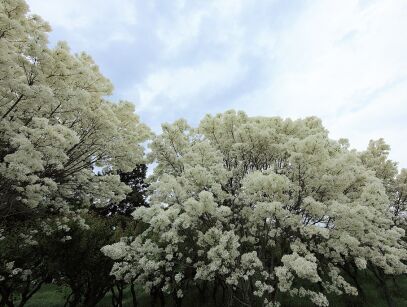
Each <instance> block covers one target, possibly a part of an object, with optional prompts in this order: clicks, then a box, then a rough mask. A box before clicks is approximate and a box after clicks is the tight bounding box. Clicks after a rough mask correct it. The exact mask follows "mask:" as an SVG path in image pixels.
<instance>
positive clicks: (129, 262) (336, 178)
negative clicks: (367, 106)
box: [0, 0, 407, 306]
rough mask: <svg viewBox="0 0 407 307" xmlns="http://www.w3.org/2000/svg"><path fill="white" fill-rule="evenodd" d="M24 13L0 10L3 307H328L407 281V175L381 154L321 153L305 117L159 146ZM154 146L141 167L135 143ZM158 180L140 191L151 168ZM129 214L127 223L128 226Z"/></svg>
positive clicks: (169, 135)
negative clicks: (36, 305) (55, 300)
mask: <svg viewBox="0 0 407 307" xmlns="http://www.w3.org/2000/svg"><path fill="white" fill-rule="evenodd" d="M49 30H50V28H49V26H48V24H47V23H45V22H44V21H43V20H42V19H41V18H40V17H38V16H35V15H30V14H28V7H27V5H26V3H25V2H24V1H23V0H0V94H1V95H0V295H1V298H0V306H15V305H19V306H23V305H24V304H25V303H26V302H27V301H28V300H29V299H30V298H31V297H32V296H33V295H34V294H35V293H36V292H37V291H38V290H39V289H40V288H41V286H42V285H43V284H45V283H54V284H59V285H62V286H65V287H68V288H69V289H70V290H71V291H70V293H69V295H68V296H67V298H66V302H65V305H67V306H95V305H96V304H97V303H98V302H99V301H100V300H101V299H102V298H103V297H104V296H105V294H106V293H107V292H109V291H110V292H111V294H112V305H113V306H121V305H122V299H123V291H124V289H125V288H126V287H129V288H130V290H131V293H132V296H133V305H134V306H136V305H137V293H136V292H137V291H136V290H135V287H139V288H140V287H141V288H143V290H144V291H145V292H147V293H149V294H150V295H151V297H152V302H153V304H154V303H155V302H156V301H161V304H164V303H165V301H166V299H168V298H169V297H171V300H172V301H173V302H175V304H176V305H178V306H180V305H181V304H182V300H183V298H184V297H185V295H188V294H189V293H194V292H198V293H200V295H201V296H202V297H203V298H204V299H208V297H209V296H211V294H209V291H211V292H212V296H213V297H214V298H215V302H216V298H218V297H219V293H220V292H221V293H222V304H223V305H228V306H278V305H279V304H280V302H281V301H282V298H283V297H284V296H293V297H301V298H303V299H304V300H310V301H311V302H313V303H314V304H315V305H318V306H328V304H329V300H328V297H330V295H361V296H363V294H364V292H363V286H362V285H361V283H360V274H361V272H362V271H369V272H371V274H373V276H375V278H376V279H377V282H378V283H380V285H381V287H382V288H383V291H384V294H385V295H386V298H387V301H388V304H389V305H390V306H391V305H392V304H393V302H392V298H391V295H390V293H389V290H388V286H387V282H386V280H387V279H389V278H392V277H394V276H396V275H400V274H405V273H406V260H407V252H406V237H405V230H406V228H407V218H406V211H407V208H406V207H407V171H406V170H401V171H400V172H398V169H397V165H396V163H395V162H393V161H391V160H389V159H388V154H389V146H388V145H386V144H385V142H384V141H383V140H378V141H372V142H371V143H370V144H369V146H368V148H367V150H366V151H363V152H358V151H355V150H352V149H350V148H349V143H348V141H347V140H345V139H341V140H338V141H336V140H331V139H329V137H328V132H327V130H326V129H325V128H324V127H323V126H322V124H321V121H320V120H319V119H317V118H315V117H309V118H305V119H300V120H295V121H293V120H290V119H286V120H283V119H281V118H277V117H273V118H265V117H248V116H247V115H246V114H244V113H242V112H235V111H228V112H225V113H223V114H218V115H216V116H210V115H208V116H206V117H205V118H203V119H202V121H201V122H200V124H199V125H198V127H196V128H193V127H190V126H189V125H188V124H187V122H186V121H184V120H178V121H176V122H175V123H173V124H164V125H163V126H162V133H161V134H159V135H156V136H154V135H153V134H152V133H151V132H150V130H149V129H148V127H146V126H145V125H143V124H142V123H140V121H139V118H138V117H137V116H136V115H135V114H134V108H133V105H132V104H131V103H129V102H119V103H113V102H110V101H109V100H107V99H106V98H105V97H106V96H107V95H109V94H110V93H111V91H112V85H111V84H110V82H109V80H107V79H106V78H105V77H104V76H103V75H102V74H101V73H100V72H99V69H98V67H97V65H96V64H95V63H94V62H93V61H92V59H91V58H90V57H89V56H88V55H86V54H83V53H82V54H75V55H73V54H72V53H70V51H69V48H68V47H67V45H66V44H65V43H58V44H57V46H56V47H54V48H49V47H48V45H47V32H48V31H49ZM146 141H149V145H148V146H149V147H150V152H149V154H148V155H145V153H144V146H143V144H144V143H145V142H146ZM153 162H154V164H155V165H156V167H155V168H154V171H153V173H152V175H151V176H149V178H148V180H147V182H148V184H147V183H145V182H144V178H145V175H146V166H145V164H146V163H153ZM130 214H131V215H132V216H130Z"/></svg>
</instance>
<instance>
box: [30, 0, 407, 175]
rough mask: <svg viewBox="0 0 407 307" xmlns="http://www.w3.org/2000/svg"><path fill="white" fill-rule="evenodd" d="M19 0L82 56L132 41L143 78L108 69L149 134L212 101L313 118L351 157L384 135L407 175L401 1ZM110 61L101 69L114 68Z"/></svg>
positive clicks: (405, 22) (405, 7)
mask: <svg viewBox="0 0 407 307" xmlns="http://www.w3.org/2000/svg"><path fill="white" fill-rule="evenodd" d="M28 2H29V4H30V6H31V7H32V10H33V11H34V12H35V13H39V14H40V15H42V16H43V17H44V18H45V19H47V20H49V21H50V23H51V25H52V26H53V27H55V28H58V29H64V31H65V32H64V34H66V35H69V37H58V39H63V40H65V39H66V40H68V42H71V41H75V42H78V41H79V42H80V46H83V48H86V50H87V51H88V52H90V53H91V54H92V50H96V48H101V47H103V48H105V49H109V48H111V46H112V44H115V48H119V47H120V44H116V43H117V42H121V41H129V42H131V41H132V40H134V39H135V38H137V40H138V45H137V47H131V46H129V45H126V47H125V48H129V49H128V50H127V49H126V50H125V52H126V53H127V54H131V56H130V57H129V58H131V61H132V62H133V63H131V64H132V66H131V67H133V69H136V70H137V69H138V67H142V68H143V71H142V72H140V73H138V71H134V72H132V71H130V68H129V67H127V66H126V67H119V66H114V67H110V70H111V71H112V70H115V71H126V72H127V73H126V74H123V75H120V74H118V75H120V78H121V79H118V80H113V82H114V83H115V84H118V83H119V84H120V83H121V82H123V81H125V82H123V83H126V84H127V85H126V88H122V91H121V92H120V93H118V94H119V96H120V97H123V98H127V99H130V100H133V101H136V103H137V104H138V105H139V106H140V108H139V110H140V111H141V113H142V116H143V115H144V116H145V118H144V120H146V121H147V122H148V123H149V124H151V125H152V126H157V124H158V122H163V121H167V120H168V118H169V113H171V116H172V115H174V113H175V114H176V115H178V114H182V115H183V116H187V117H188V116H189V114H190V115H191V114H193V113H194V112H196V111H199V113H202V112H212V111H213V110H211V108H213V105H215V104H216V105H217V109H221V107H219V106H222V105H223V106H224V108H225V109H227V108H230V107H234V108H236V109H243V110H245V111H247V112H248V113H249V114H250V115H259V114H261V115H266V116H267V115H268V116H275V115H279V116H283V117H304V116H308V115H317V116H319V117H321V118H322V119H323V121H324V123H325V124H326V126H327V128H328V129H329V130H330V131H331V136H332V137H334V138H338V137H348V138H349V139H350V141H351V145H353V146H355V147H357V148H359V149H362V148H364V147H365V146H366V145H367V143H368V141H369V139H371V138H375V139H377V138H379V137H384V138H385V139H386V140H387V142H389V143H390V145H391V146H392V157H393V158H394V159H396V160H398V161H400V164H401V166H403V167H407V156H406V155H405V154H404V153H405V152H407V144H406V143H405V142H403V139H402V138H403V136H406V135H407V120H405V118H406V115H407V90H406V88H407V81H406V80H407V39H406V34H405V31H406V29H407V1H405V0H371V1H361V0H336V1H324V0H315V1H307V2H305V1H304V2H303V1H298V2H297V1H284V0H275V1H268V0H264V1H263V0H259V1H248V0H214V1H186V0H176V1H175V0H174V1H169V2H168V1H161V0H155V1H151V2H150V1H148V2H141V1H132V0H118V1H112V0H111V1H97V0H88V1H79V0H71V1H62V0H54V1H42V0H29V1H28ZM135 30H137V32H135ZM135 33H137V34H135ZM136 36H137V37H136ZM145 46H146V47H145ZM147 47H148V48H147ZM131 48H137V49H131ZM144 48H146V49H145V50H147V51H145V52H146V53H151V52H153V53H154V55H153V56H150V54H143V50H144ZM122 54H123V51H122ZM114 57H115V54H114V53H112V58H114ZM145 61H147V62H145ZM112 63H113V61H111V60H110V59H107V60H106V62H105V63H100V64H101V65H102V69H103V65H117V64H115V63H121V62H120V61H116V62H114V63H113V64H112ZM122 65H125V64H122ZM135 76H137V78H136V77H135ZM236 96H237V97H238V98H237V99H235V100H234V101H232V98H228V97H236ZM219 97H221V98H219ZM216 99H222V101H216ZM233 99H234V98H233ZM208 101H209V102H210V105H205V103H206V102H208ZM196 108H201V109H200V110H196ZM188 112H189V113H188Z"/></svg>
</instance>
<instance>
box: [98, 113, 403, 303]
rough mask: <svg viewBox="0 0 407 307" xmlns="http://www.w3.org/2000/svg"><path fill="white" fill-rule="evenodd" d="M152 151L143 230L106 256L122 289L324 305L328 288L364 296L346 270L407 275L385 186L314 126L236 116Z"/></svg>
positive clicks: (167, 134) (176, 129)
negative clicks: (194, 290)
mask: <svg viewBox="0 0 407 307" xmlns="http://www.w3.org/2000/svg"><path fill="white" fill-rule="evenodd" d="M150 146H151V153H150V158H151V161H155V162H156V163H157V167H156V168H155V170H154V173H153V175H152V176H151V177H150V182H151V186H150V191H151V195H150V197H149V200H150V206H149V207H142V208H139V209H137V210H136V211H135V212H134V214H133V216H134V218H135V219H136V220H138V221H140V222H142V223H143V224H145V225H147V228H146V230H145V231H144V232H143V233H142V234H141V235H139V236H138V237H136V238H135V239H133V240H126V239H123V241H122V242H119V243H116V244H113V245H110V246H107V247H105V248H103V249H102V250H103V251H104V253H105V254H106V255H108V256H110V257H111V258H112V259H114V260H115V261H116V264H115V266H114V268H113V270H112V274H113V275H115V276H116V278H118V279H127V280H130V279H133V280H137V281H139V282H140V283H141V284H143V285H145V287H146V288H147V289H151V287H156V288H158V289H161V290H162V291H165V292H168V293H169V292H172V293H178V291H185V290H186V287H188V286H191V285H193V284H194V283H196V284H199V283H201V282H203V281H210V282H213V283H215V282H219V281H220V282H222V283H223V284H224V285H225V286H227V287H229V288H230V289H231V291H232V293H234V294H233V295H235V297H236V299H239V300H240V301H242V300H245V299H246V300H247V299H249V297H250V296H251V295H254V296H258V297H260V299H261V300H263V303H265V304H266V303H267V304H269V305H270V306H276V305H277V304H278V297H279V293H287V294H289V295H292V296H299V297H304V298H308V299H309V300H311V301H312V302H313V303H314V304H316V305H318V306H327V305H328V300H327V298H326V296H325V295H324V294H323V293H322V292H321V288H323V289H325V291H326V292H334V293H336V294H341V293H344V292H345V293H348V294H352V295H357V289H356V288H355V287H354V286H353V285H351V284H349V283H348V282H347V281H346V279H345V275H344V274H345V272H344V271H343V269H342V267H343V266H344V265H345V264H348V263H354V264H355V266H356V267H357V269H359V270H363V269H365V268H366V267H367V265H374V266H377V267H379V268H381V269H382V270H383V271H385V272H386V273H391V274H402V273H405V272H406V266H405V264H404V261H405V260H406V259H407V254H406V249H405V246H404V245H403V242H402V240H401V239H402V238H403V236H404V230H403V229H401V228H397V227H395V226H394V223H393V221H392V218H391V214H390V211H389V206H388V204H389V198H388V195H387V194H386V190H385V187H384V186H383V182H382V181H381V180H380V179H378V178H377V177H376V176H375V173H373V172H372V171H371V170H370V169H369V168H367V167H366V166H365V165H364V163H363V161H362V159H361V157H360V155H359V153H357V152H356V151H351V150H349V149H348V147H347V146H346V142H345V141H343V140H340V141H338V142H337V141H333V140H330V139H329V138H328V136H327V131H326V130H325V129H324V128H323V127H322V125H321V122H320V121H319V120H318V119H316V118H314V117H310V118H306V119H303V120H296V121H292V120H282V119H280V118H249V117H247V116H246V115H245V114H244V113H242V112H239V113H236V112H234V111H229V112H226V113H223V114H218V115H216V116H214V117H212V116H209V115H208V116H206V117H205V118H204V119H203V120H202V121H201V123H200V125H199V127H198V128H196V129H193V128H190V127H189V126H188V125H187V123H186V122H185V121H184V120H179V121H176V122H175V123H174V124H172V125H169V124H164V125H163V133H162V134H161V135H159V136H157V137H156V138H155V139H154V140H153V142H152V143H151V145H150ZM186 281H188V283H187V282H186ZM298 285H299V286H298ZM306 285H307V286H306Z"/></svg>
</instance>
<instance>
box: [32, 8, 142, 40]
mask: <svg viewBox="0 0 407 307" xmlns="http://www.w3.org/2000/svg"><path fill="white" fill-rule="evenodd" d="M28 4H29V6H30V11H31V12H33V13H35V14H39V15H40V16H43V17H44V18H45V19H46V20H47V21H48V22H49V23H50V24H51V27H52V28H53V29H55V30H58V29H62V30H64V31H66V32H69V35H70V38H71V39H76V40H78V41H80V42H81V45H82V47H84V48H89V47H91V45H92V44H93V45H95V43H96V45H98V46H106V45H108V44H109V43H110V42H114V41H131V40H132V39H133V38H132V35H131V31H129V27H131V26H135V25H136V23H137V10H136V3H135V2H134V1H132V0H115V1H113V0H107V1H98V0H86V1H83V0H69V1H66V0H52V1H44V0H28ZM102 32H104V35H103V36H102V35H99V34H101V33H102ZM92 33H93V34H98V35H97V36H98V37H102V38H103V39H98V40H95V41H93V42H92V43H90V41H92V38H91V37H90V36H91V35H92ZM59 39H60V40H65V39H66V38H64V37H61V38H59Z"/></svg>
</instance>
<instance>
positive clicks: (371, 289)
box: [26, 276, 407, 307]
mask: <svg viewBox="0 0 407 307" xmlns="http://www.w3.org/2000/svg"><path fill="white" fill-rule="evenodd" d="M388 283H389V287H390V288H391V292H392V296H393V299H394V302H395V304H396V306H397V307H404V306H407V276H401V277H399V278H398V279H397V280H396V283H394V282H391V281H389V282H388ZM362 287H363V289H364V291H365V293H366V301H365V302H364V301H363V300H362V299H361V298H360V297H349V296H341V297H338V296H331V297H329V300H330V303H331V305H330V306H338V307H339V306H346V307H353V306H374V307H381V306H383V307H386V306H387V303H386V300H385V298H384V295H383V292H382V290H381V289H380V286H379V285H378V284H376V283H375V282H374V281H373V280H372V279H371V278H370V277H369V276H366V277H365V278H364V279H363V285H362ZM68 293H69V290H68V289H67V288H63V287H59V286H57V285H52V284H49V285H45V286H43V287H42V289H41V290H40V291H39V292H37V293H36V294H35V295H34V296H33V297H32V299H31V300H30V301H29V302H28V303H27V305H26V306H27V307H59V306H63V305H64V301H65V300H64V298H65V297H66V296H67V295H68ZM138 293H139V294H138V297H137V298H138V303H139V306H150V298H149V296H148V295H147V294H145V293H143V292H142V291H141V290H140V289H139V291H138ZM219 301H220V300H219ZM166 302H167V305H166V306H173V303H172V301H171V300H170V299H168V300H166ZM282 305H283V306H290V307H308V306H310V307H311V306H313V304H312V303H310V302H308V301H305V300H303V299H301V298H290V297H284V298H283V299H282ZM98 306H99V307H110V306H112V304H111V294H110V293H108V294H107V295H106V296H105V297H104V298H103V300H102V301H101V302H100V303H99V304H98ZM123 306H125V307H127V306H128V307H131V306H133V305H132V298H131V293H130V290H129V289H126V290H125V293H124V300H123ZM183 306H185V307H190V306H205V307H210V306H214V303H213V300H212V299H211V298H208V300H207V301H205V300H202V299H200V298H198V295H197V293H192V294H191V295H187V296H186V297H185V300H184V301H183Z"/></svg>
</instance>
